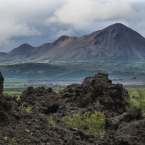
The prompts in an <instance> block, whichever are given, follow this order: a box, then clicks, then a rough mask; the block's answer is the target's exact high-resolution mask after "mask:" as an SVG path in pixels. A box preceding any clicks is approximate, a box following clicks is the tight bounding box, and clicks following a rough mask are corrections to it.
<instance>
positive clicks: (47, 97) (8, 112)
mask: <svg viewBox="0 0 145 145" xmlns="http://www.w3.org/2000/svg"><path fill="white" fill-rule="evenodd" d="M0 99H1V100H0V109H1V110H2V111H1V115H0V145H7V144H9V143H12V141H15V142H16V143H17V144H18V145H37V144H38V145H54V144H55V145H58V144H60V145H86V144H87V145H144V144H145V119H144V117H143V116H142V114H141V110H140V109H139V108H136V107H134V108H129V105H128V103H127V102H128V99H129V96H128V93H127V91H126V90H125V89H124V88H123V86H122V85H120V84H113V83H112V81H111V80H109V79H108V75H107V74H103V73H99V74H97V75H95V76H94V77H88V78H86V79H85V80H84V82H83V83H82V84H73V85H70V86H68V87H67V88H65V89H64V90H63V92H62V93H61V94H58V95H57V94H56V93H55V92H53V90H52V89H51V88H48V89H46V88H44V87H39V88H36V89H35V88H33V87H29V88H27V90H25V91H24V92H23V93H22V95H21V96H20V99H18V98H17V97H13V98H10V97H9V96H7V97H4V96H3V95H2V94H1V97H0ZM94 110H97V111H102V112H104V114H105V116H106V120H105V132H106V133H105V135H102V136H95V135H91V134H87V133H86V132H84V131H83V130H79V129H77V128H69V127H67V126H65V124H64V122H63V117H64V116H66V115H72V114H73V113H78V112H79V113H82V114H83V113H84V112H86V111H94Z"/></svg>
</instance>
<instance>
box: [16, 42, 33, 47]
mask: <svg viewBox="0 0 145 145" xmlns="http://www.w3.org/2000/svg"><path fill="white" fill-rule="evenodd" d="M20 47H24V48H26V47H33V46H31V45H30V44H28V43H24V44H22V45H20V46H19V47H18V48H20Z"/></svg>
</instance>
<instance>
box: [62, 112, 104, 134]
mask: <svg viewBox="0 0 145 145" xmlns="http://www.w3.org/2000/svg"><path fill="white" fill-rule="evenodd" d="M64 123H65V124H66V125H67V126H69V127H72V128H78V129H82V130H85V131H86V132H87V133H89V134H94V135H104V134H105V129H104V127H105V115H104V113H102V112H100V111H94V112H93V113H92V112H86V113H84V114H82V115H81V114H79V113H78V114H73V115H72V117H68V116H66V117H64Z"/></svg>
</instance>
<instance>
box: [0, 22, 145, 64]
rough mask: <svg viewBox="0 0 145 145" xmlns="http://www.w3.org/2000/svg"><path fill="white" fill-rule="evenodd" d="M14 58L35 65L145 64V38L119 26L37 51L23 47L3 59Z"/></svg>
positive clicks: (44, 45)
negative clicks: (34, 63)
mask: <svg viewBox="0 0 145 145" xmlns="http://www.w3.org/2000/svg"><path fill="white" fill-rule="evenodd" d="M14 58H17V59H20V60H25V61H34V62H35V61H36V62H43V61H46V62H49V61H52V62H53V61H67V62H68V61H70V62H72V61H99V60H114V61H117V60H118V61H120V60H123V61H135V60H141V61H142V60H145V38H144V37H143V36H141V35H140V34H139V33H137V32H135V31H134V30H132V29H131V28H128V27H127V26H125V25H123V24H120V23H116V24H113V25H110V26H108V27H106V28H105V29H103V30H99V31H96V32H93V33H91V34H89V35H85V36H82V37H80V38H78V37H69V36H61V37H60V38H58V39H57V40H56V41H54V42H52V43H47V44H43V45H42V46H39V47H35V48H34V47H32V46H30V45H28V44H23V45H21V46H20V47H18V48H15V49H13V50H12V51H11V52H9V53H8V54H6V55H4V57H3V59H9V60H13V59H14ZM1 59H2V57H1Z"/></svg>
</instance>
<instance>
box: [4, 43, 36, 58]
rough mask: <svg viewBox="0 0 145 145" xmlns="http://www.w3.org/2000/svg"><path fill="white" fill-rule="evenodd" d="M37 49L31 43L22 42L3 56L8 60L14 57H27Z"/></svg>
mask: <svg viewBox="0 0 145 145" xmlns="http://www.w3.org/2000/svg"><path fill="white" fill-rule="evenodd" d="M33 49H35V48H34V47H33V46H31V45H29V44H26V43H25V44H22V45H21V46H19V47H17V48H14V49H13V50H11V51H10V52H9V53H7V54H5V55H4V56H3V57H4V59H7V60H13V59H27V58H29V56H30V53H31V52H32V51H33Z"/></svg>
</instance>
